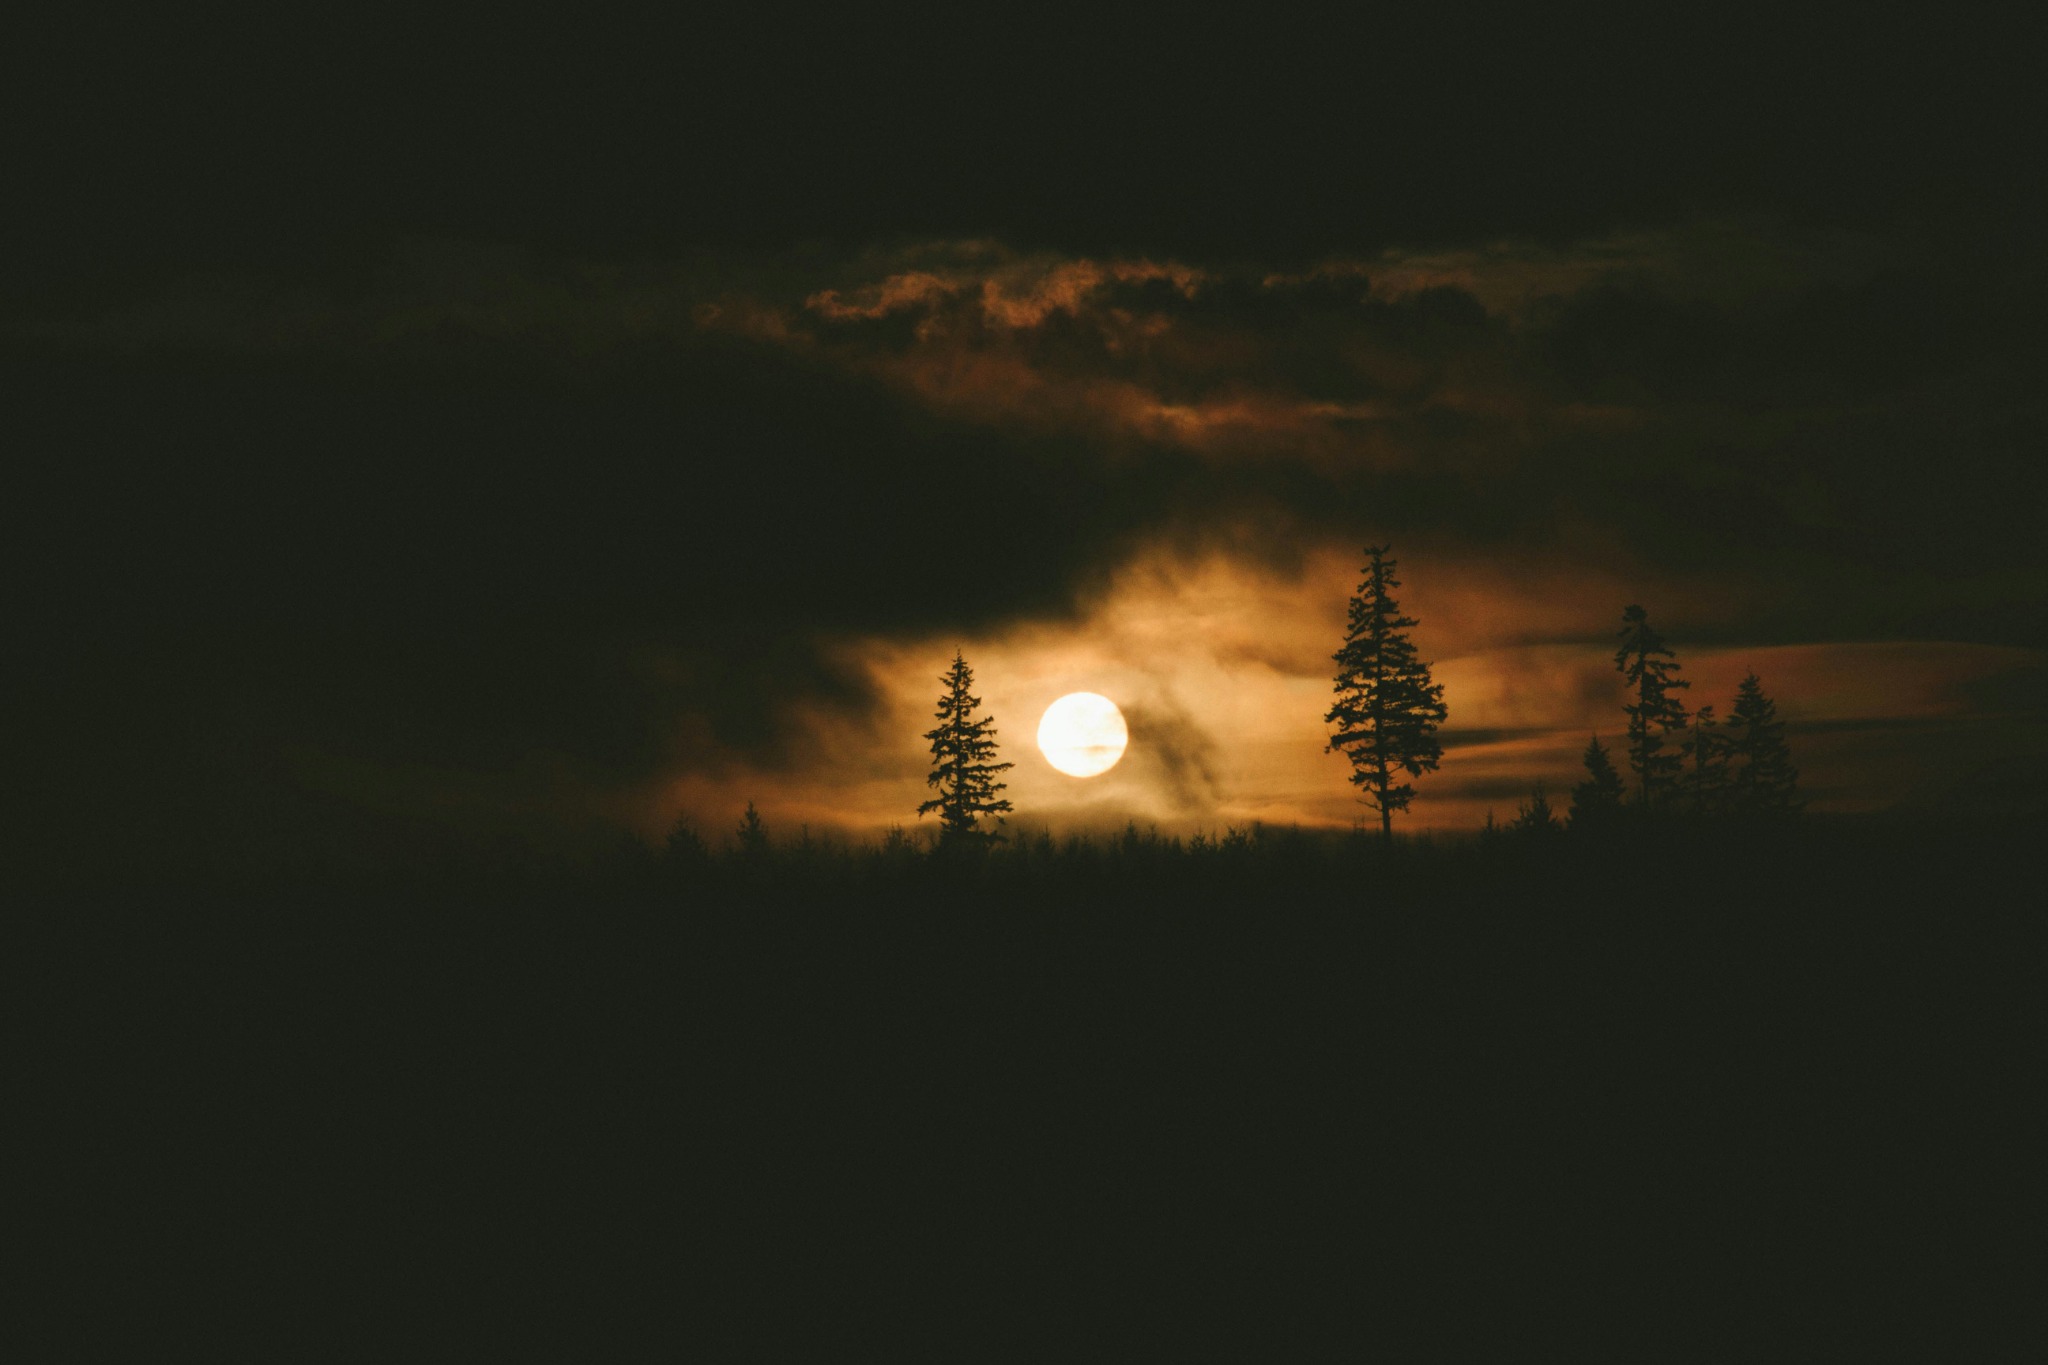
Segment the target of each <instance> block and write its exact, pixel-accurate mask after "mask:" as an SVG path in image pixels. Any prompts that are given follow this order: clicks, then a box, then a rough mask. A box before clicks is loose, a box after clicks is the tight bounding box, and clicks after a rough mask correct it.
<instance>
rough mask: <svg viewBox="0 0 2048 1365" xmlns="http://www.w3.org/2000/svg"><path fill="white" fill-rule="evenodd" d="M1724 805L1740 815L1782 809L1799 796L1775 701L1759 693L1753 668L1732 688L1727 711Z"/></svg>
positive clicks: (1774, 812) (1773, 812)
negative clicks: (1727, 762) (1730, 707)
mask: <svg viewBox="0 0 2048 1365" xmlns="http://www.w3.org/2000/svg"><path fill="white" fill-rule="evenodd" d="M1727 728H1728V741H1727V747H1728V754H1729V757H1730V759H1731V760H1732V762H1731V763H1730V765H1729V779H1728V805H1729V807H1730V809H1732V810H1734V811H1735V812H1737V813H1738V814H1743V815H1787V814H1790V813H1791V812H1793V811H1796V810H1798V809H1799V808H1800V806H1801V804H1803V803H1802V802H1801V801H1800V800H1799V769H1797V768H1795V767H1793V766H1792V751H1791V750H1790V749H1789V748H1787V747H1786V745H1785V723H1784V722H1783V721H1781V720H1779V719H1778V707H1777V704H1776V703H1775V702H1773V701H1772V700H1771V699H1770V698H1769V697H1767V696H1765V695H1764V689H1763V684H1762V683H1761V682H1760V681H1759V680H1758V678H1757V676H1756V674H1754V673H1751V674H1749V675H1748V676H1747V677H1745V678H1743V680H1742V681H1741V683H1740V684H1738V685H1737V686H1736V689H1735V710H1734V713H1733V714H1732V715H1730V716H1729V717H1728V727H1727Z"/></svg>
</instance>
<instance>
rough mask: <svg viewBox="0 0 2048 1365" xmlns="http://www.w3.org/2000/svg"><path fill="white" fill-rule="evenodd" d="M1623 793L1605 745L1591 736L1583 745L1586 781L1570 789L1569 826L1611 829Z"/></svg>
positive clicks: (1598, 737) (1625, 791)
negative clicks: (1584, 747) (1584, 745)
mask: <svg viewBox="0 0 2048 1365" xmlns="http://www.w3.org/2000/svg"><path fill="white" fill-rule="evenodd" d="M1626 793H1627V788H1626V787H1624V786H1623V785H1622V781H1621V774H1620V773H1618V772H1616V771H1615V770H1614V760H1613V759H1611V758H1609V757H1608V756H1607V746H1606V745H1604V744H1602V743H1601V742H1600V736H1598V735H1594V736H1593V738H1592V739H1591V740H1589V741H1588V742H1587V744H1586V780H1585V781H1584V782H1581V783H1579V785H1578V786H1576V787H1573V788H1572V810H1571V827H1572V828H1573V829H1606V828H1608V827H1610V826H1612V825H1613V823H1614V821H1615V819H1616V818H1617V817H1619V816H1620V814H1621V801H1622V797H1623V796H1624V795H1626Z"/></svg>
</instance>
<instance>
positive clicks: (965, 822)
mask: <svg viewBox="0 0 2048 1365" xmlns="http://www.w3.org/2000/svg"><path fill="white" fill-rule="evenodd" d="M939 681H940V682H941V683H943V684H945V687H946V691H945V693H944V695H942V696H941V697H940V698H939V710H938V718H939V724H938V728H936V729H933V730H927V731H926V732H925V736H924V737H925V738H926V739H928V740H930V741H931V742H932V770H931V772H930V773H929V774H928V775H927V776H926V777H925V785H927V786H931V787H936V788H938V791H939V794H938V795H937V796H935V797H933V798H932V799H931V800H929V801H927V802H925V803H924V804H923V805H921V806H919V807H918V808H917V814H918V818H920V819H922V818H923V817H924V816H926V815H929V814H930V813H931V812H933V811H937V812H938V813H939V842H940V843H941V844H942V845H959V844H962V843H978V842H982V841H985V840H987V839H988V838H990V837H991V836H990V835H988V834H987V833H984V832H983V831H982V829H981V827H980V821H981V817H982V816H984V815H1001V814H1003V813H1005V812H1007V811H1009V810H1010V809H1011V806H1010V803H1009V802H1008V801H1007V800H1004V799H1003V798H1001V797H998V796H997V795H996V793H997V792H999V791H1002V790H1003V789H1004V786H1005V785H1006V784H1004V783H1001V782H998V781H996V780H995V776H996V774H997V773H1001V772H1007V771H1009V769H1010V768H1011V767H1012V766H1013V765H1011V764H1008V763H996V762H993V761H991V760H993V759H994V758H995V754H996V730H995V718H994V717H993V716H983V717H981V718H980V719H979V720H976V719H974V712H975V710H976V709H977V708H978V707H980V705H981V698H980V697H977V696H974V695H973V694H972V693H970V692H969V691H968V689H969V688H971V687H972V686H974V670H973V669H971V668H969V667H968V666H967V660H966V659H965V658H964V657H963V656H962V655H960V654H959V653H957V652H956V653H955V654H954V655H953V665H952V667H950V668H948V669H947V670H946V671H945V673H944V674H942V675H941V676H940V678H939Z"/></svg>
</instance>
